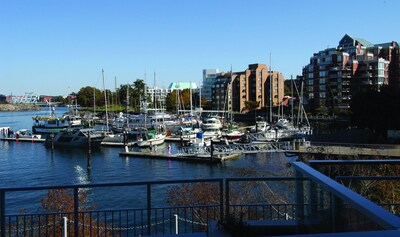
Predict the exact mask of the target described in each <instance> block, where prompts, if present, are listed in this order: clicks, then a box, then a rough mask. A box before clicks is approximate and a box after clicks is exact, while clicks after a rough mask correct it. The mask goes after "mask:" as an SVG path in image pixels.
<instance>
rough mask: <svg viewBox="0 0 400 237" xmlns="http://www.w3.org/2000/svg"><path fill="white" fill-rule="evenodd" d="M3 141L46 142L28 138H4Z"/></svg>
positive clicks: (42, 139)
mask: <svg viewBox="0 0 400 237" xmlns="http://www.w3.org/2000/svg"><path fill="white" fill-rule="evenodd" d="M1 140H2V141H9V142H44V141H46V139H44V138H26V137H20V138H15V137H2V138H1Z"/></svg>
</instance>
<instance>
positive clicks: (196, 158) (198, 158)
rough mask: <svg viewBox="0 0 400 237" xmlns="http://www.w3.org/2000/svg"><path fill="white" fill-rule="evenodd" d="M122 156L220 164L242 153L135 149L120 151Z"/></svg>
mask: <svg viewBox="0 0 400 237" xmlns="http://www.w3.org/2000/svg"><path fill="white" fill-rule="evenodd" d="M119 155H120V156H126V157H135V158H147V159H161V160H177V161H185V162H197V163H210V164H218V163H221V162H222V161H225V160H229V159H236V158H238V157H239V156H240V155H238V154H225V155H215V156H214V155H213V156H212V157H211V156H210V155H202V154H186V155H183V154H176V155H166V154H162V153H156V152H153V153H149V152H146V153H145V152H135V151H123V152H120V153H119Z"/></svg>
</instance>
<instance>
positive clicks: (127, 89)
mask: <svg viewBox="0 0 400 237" xmlns="http://www.w3.org/2000/svg"><path fill="white" fill-rule="evenodd" d="M128 108H129V83H127V84H126V114H128Z"/></svg>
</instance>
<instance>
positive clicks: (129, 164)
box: [0, 108, 291, 212]
mask: <svg viewBox="0 0 400 237" xmlns="http://www.w3.org/2000/svg"><path fill="white" fill-rule="evenodd" d="M48 112H49V111H48V109H43V110H42V111H27V112H0V127H7V126H8V127H11V128H12V129H13V130H14V131H16V130H18V129H23V128H29V129H31V126H32V117H34V116H36V115H44V114H48ZM63 112H66V108H57V109H56V113H57V115H58V116H60V115H61V114H62V113H63ZM177 145H178V144H175V143H171V147H172V153H174V152H176V151H177V149H178V147H177ZM167 148H168V143H165V144H163V145H161V146H159V147H158V151H157V152H164V153H165V154H166V153H167ZM121 150H122V148H120V147H119V148H115V147H101V148H100V149H98V150H93V151H92V155H91V167H92V168H91V170H90V171H88V170H87V151H86V150H82V149H55V150H54V151H52V150H51V149H50V148H48V147H45V146H44V145H43V144H42V143H31V142H7V141H0V163H1V165H0V180H1V184H0V185H1V187H2V188H5V187H12V188H15V187H36V186H49V185H71V184H96V183H119V182H141V181H161V180H180V179H195V178H225V177H237V176H238V173H239V172H240V171H241V170H242V169H243V168H246V169H252V170H254V171H255V172H257V173H262V174H263V175H265V176H281V175H284V173H285V172H288V168H287V167H286V163H287V162H288V161H289V159H291V158H287V157H285V156H284V154H281V153H269V154H256V155H246V156H242V157H240V158H238V159H235V160H229V161H226V162H224V163H222V164H220V165H213V166H211V165H209V164H195V163H190V162H180V161H168V160H152V159H141V158H132V157H121V156H119V152H120V151H121ZM165 191H166V190H165V187H161V188H160V190H156V193H158V194H156V195H160V197H158V198H159V199H160V200H163V199H165V197H164V196H163V195H164V194H165ZM45 195H46V193H45V192H42V193H41V192H34V193H22V192H21V193H14V194H12V195H9V196H7V197H6V198H7V199H6V203H7V209H8V211H12V212H13V211H15V212H17V211H18V210H19V209H21V208H25V209H27V210H30V209H33V208H38V207H39V206H40V198H42V197H44V196H45ZM143 195H145V192H144V193H138V191H137V190H136V189H135V188H132V189H121V188H119V189H118V190H117V189H116V190H110V189H107V190H100V191H97V195H95V196H93V200H92V201H93V204H94V205H95V206H97V207H102V208H127V207H128V206H130V205H133V203H135V204H138V203H141V202H142V201H143V202H144V199H143V200H142V199H141V198H140V197H141V196H142V197H143ZM156 198H157V197H156Z"/></svg>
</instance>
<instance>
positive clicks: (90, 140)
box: [45, 128, 104, 147]
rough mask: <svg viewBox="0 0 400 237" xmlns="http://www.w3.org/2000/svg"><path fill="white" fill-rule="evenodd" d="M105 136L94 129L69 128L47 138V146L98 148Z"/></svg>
mask: <svg viewBox="0 0 400 237" xmlns="http://www.w3.org/2000/svg"><path fill="white" fill-rule="evenodd" d="M103 138H104V135H103V134H102V133H101V132H100V131H97V130H95V129H93V128H67V129H63V130H61V131H59V132H57V133H55V134H53V133H52V134H50V135H49V136H47V137H46V140H45V145H46V146H52V145H54V146H60V147H89V144H90V146H91V147H98V146H100V144H101V142H102V140H103Z"/></svg>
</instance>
